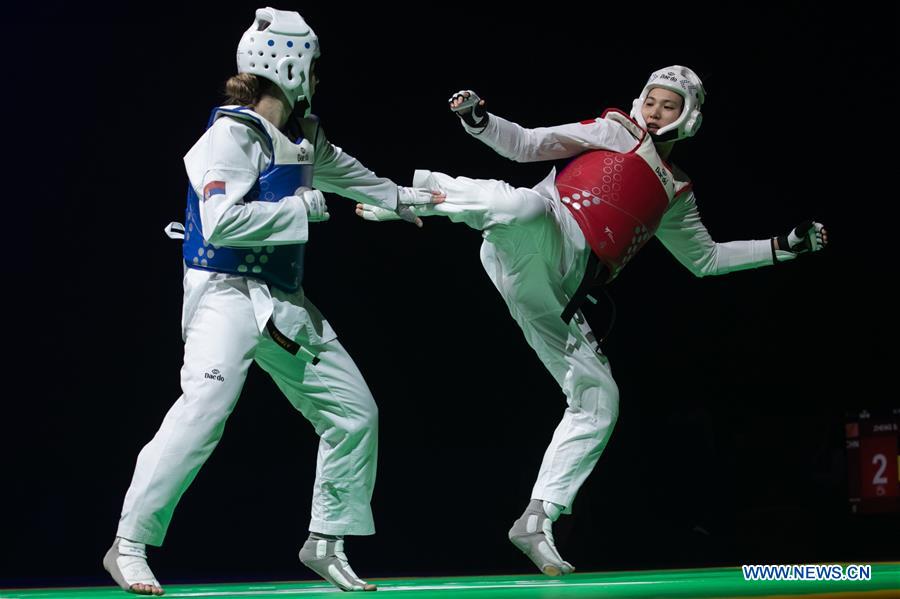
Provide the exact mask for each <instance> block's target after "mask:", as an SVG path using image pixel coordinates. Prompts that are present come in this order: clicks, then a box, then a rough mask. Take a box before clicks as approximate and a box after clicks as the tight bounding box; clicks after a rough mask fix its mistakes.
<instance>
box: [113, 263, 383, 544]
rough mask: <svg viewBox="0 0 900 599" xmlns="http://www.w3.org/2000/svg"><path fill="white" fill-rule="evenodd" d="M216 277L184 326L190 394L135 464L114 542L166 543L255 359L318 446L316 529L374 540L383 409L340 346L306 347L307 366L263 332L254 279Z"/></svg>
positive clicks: (185, 383)
mask: <svg viewBox="0 0 900 599" xmlns="http://www.w3.org/2000/svg"><path fill="white" fill-rule="evenodd" d="M189 272H190V271H189ZM218 277H219V278H218V279H217V280H216V281H215V282H214V283H213V284H211V285H210V286H209V287H208V288H207V290H206V291H205V293H204V294H203V296H202V298H201V300H200V301H199V303H198V305H197V307H196V310H195V311H194V313H193V315H192V317H191V318H189V319H188V320H187V322H186V323H185V329H184V333H185V348H184V365H183V367H182V369H181V388H182V391H183V394H182V395H181V397H179V398H178V400H177V401H176V402H175V404H174V405H173V406H172V408H171V409H170V410H169V412H168V413H167V414H166V417H165V419H164V420H163V423H162V426H161V427H160V429H159V431H158V432H157V433H156V435H155V436H154V437H153V439H152V440H151V441H150V442H149V443H148V444H147V445H146V446H145V447H144V448H143V449H142V450H141V452H140V455H139V456H138V459H137V466H136V468H135V471H134V477H133V479H132V481H131V486H130V487H129V489H128V492H127V493H126V495H125V502H124V506H123V508H122V517H121V520H120V522H119V527H118V532H117V536H120V537H124V538H127V539H130V540H132V541H137V542H142V543H147V544H150V545H161V544H162V542H163V539H164V538H165V535H166V530H167V529H168V526H169V522H170V521H171V518H172V513H173V511H174V510H175V506H176V505H177V503H178V501H179V499H180V498H181V495H182V494H183V493H184V491H185V490H186V489H187V488H188V486H189V485H190V484H191V481H193V479H194V477H195V476H196V475H197V472H198V471H199V470H200V467H201V466H202V465H203V464H204V462H206V460H207V458H208V457H209V456H210V454H211V453H212V451H213V449H215V447H216V445H217V444H218V442H219V439H220V438H221V437H222V432H223V430H224V428H225V421H226V420H227V419H228V416H229V414H231V412H232V410H233V409H234V407H235V405H236V403H237V400H238V396H239V395H240V392H241V387H242V386H243V384H244V380H245V378H246V376H247V370H248V368H249V367H250V363H251V361H253V360H256V362H257V363H258V364H259V365H260V366H261V367H262V368H263V370H265V371H266V372H268V373H269V374H270V375H271V376H272V378H273V379H274V380H275V382H276V384H277V385H278V387H279V388H280V389H281V391H282V392H283V393H284V394H285V396H286V397H287V399H288V400H289V401H290V402H291V404H292V405H293V406H294V407H295V408H296V409H297V410H299V411H300V412H301V413H302V414H303V416H305V417H306V418H307V419H308V420H309V421H310V422H311V423H312V424H313V426H314V428H315V431H316V433H318V435H319V437H320V441H319V449H318V458H317V464H316V480H315V487H314V490H313V501H312V519H311V522H310V526H309V528H310V530H311V531H314V532H320V533H325V534H333V535H367V534H373V533H374V531H375V528H374V523H373V519H372V511H371V508H370V504H369V502H370V500H371V497H372V490H373V488H374V485H375V469H376V458H377V450H378V409H377V407H376V405H375V401H374V399H373V398H372V394H371V393H370V391H369V389H368V387H367V386H366V383H365V381H364V380H363V377H362V375H361V374H360V372H359V370H358V369H357V367H356V365H355V364H354V363H353V360H352V359H351V358H350V356H349V355H348V353H347V351H346V350H345V349H344V348H343V346H342V345H341V344H340V343H339V342H338V341H337V339H333V340H331V341H328V342H325V343H322V344H320V345H317V346H316V345H313V346H311V347H310V348H309V349H311V351H312V352H313V353H315V354H318V357H319V360H320V361H319V363H318V364H317V365H315V366H314V365H312V364H310V363H305V362H302V361H301V360H299V359H298V358H296V357H295V356H293V355H291V354H289V353H288V352H287V351H285V350H284V349H282V348H281V347H279V346H278V345H276V344H275V343H274V342H273V341H272V339H271V338H270V337H269V335H268V333H267V332H260V327H259V325H258V323H257V318H256V316H255V314H254V309H253V306H252V301H251V297H250V294H249V292H248V283H247V279H244V278H243V277H224V276H221V275H218ZM313 309H314V308H313Z"/></svg>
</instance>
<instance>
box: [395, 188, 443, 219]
mask: <svg viewBox="0 0 900 599" xmlns="http://www.w3.org/2000/svg"><path fill="white" fill-rule="evenodd" d="M434 203H435V195H434V194H433V193H431V192H430V191H429V190H427V189H423V188H421V187H397V215H398V216H399V217H400V218H401V219H402V220H405V221H406V222H409V223H413V224H415V225H416V226H417V227H421V226H422V219H421V218H419V217H418V215H417V214H416V209H417V208H419V209H424V208H425V207H426V206H430V205H432V204H434Z"/></svg>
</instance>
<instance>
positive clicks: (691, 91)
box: [631, 64, 706, 141]
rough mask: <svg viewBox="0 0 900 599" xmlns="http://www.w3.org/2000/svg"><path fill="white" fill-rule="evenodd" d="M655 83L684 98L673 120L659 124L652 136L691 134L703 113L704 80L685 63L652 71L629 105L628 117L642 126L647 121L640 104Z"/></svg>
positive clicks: (676, 137) (665, 138)
mask: <svg viewBox="0 0 900 599" xmlns="http://www.w3.org/2000/svg"><path fill="white" fill-rule="evenodd" d="M654 87H661V88H663V89H668V90H671V91H673V92H675V93H676V94H678V95H680V96H681V97H682V98H684V107H683V108H682V109H681V114H680V115H679V116H678V118H677V119H675V122H673V123H670V124H668V125H666V126H665V127H662V128H661V129H660V130H659V131H657V132H656V135H655V137H656V138H657V139H659V140H661V141H677V140H680V139H686V138H688V137H693V136H694V134H696V133H697V130H698V129H700V123H701V122H702V121H703V115H702V114H700V107H701V106H702V105H703V100H704V99H705V97H706V92H705V91H704V89H703V82H702V81H700V77H698V76H697V74H696V73H695V72H694V71H692V70H691V69H689V68H687V67H683V66H681V65H677V64H676V65H672V66H670V67H666V68H664V69H659V70H658V71H654V72H653V73H652V74H651V75H650V79H648V80H647V84H646V85H645V86H644V90H643V91H642V92H641V95H640V96H638V97H637V98H635V100H634V102H633V103H632V105H631V118H633V119H634V120H636V121H637V122H638V124H639V125H640V126H641V127H644V128H645V129H646V127H647V123H646V122H644V116H643V115H642V114H641V107H642V106H643V105H644V101H645V100H646V99H647V94H649V93H650V90H651V89H653V88H654Z"/></svg>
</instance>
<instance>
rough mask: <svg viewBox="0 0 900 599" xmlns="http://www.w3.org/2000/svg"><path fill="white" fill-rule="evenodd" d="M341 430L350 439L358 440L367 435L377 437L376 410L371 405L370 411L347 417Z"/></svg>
mask: <svg viewBox="0 0 900 599" xmlns="http://www.w3.org/2000/svg"><path fill="white" fill-rule="evenodd" d="M341 428H342V429H343V432H344V434H345V435H346V436H347V437H350V438H352V439H359V438H360V437H364V436H366V435H367V434H371V435H377V434H378V408H377V407H375V406H374V405H373V406H372V408H371V410H366V412H364V413H359V414H355V415H353V416H350V417H348V418H347V420H346V422H345V423H344V426H342V427H341Z"/></svg>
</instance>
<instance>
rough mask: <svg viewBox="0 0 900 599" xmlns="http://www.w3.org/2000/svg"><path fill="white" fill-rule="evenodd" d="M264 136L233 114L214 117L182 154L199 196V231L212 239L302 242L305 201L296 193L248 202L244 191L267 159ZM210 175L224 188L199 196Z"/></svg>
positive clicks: (246, 244) (221, 242) (224, 242)
mask: <svg viewBox="0 0 900 599" xmlns="http://www.w3.org/2000/svg"><path fill="white" fill-rule="evenodd" d="M264 148H266V144H265V141H264V140H263V138H262V137H261V136H260V134H259V133H257V132H256V131H255V130H253V129H252V128H250V127H249V126H247V125H245V124H243V123H241V122H239V121H237V120H235V119H231V118H227V117H223V118H220V119H218V120H216V122H215V123H213V126H212V127H210V128H209V129H208V130H207V132H206V133H205V134H204V135H203V137H201V138H200V139H199V140H198V141H197V143H196V144H194V147H193V148H191V149H190V151H188V153H187V154H186V155H185V157H184V164H185V167H186V169H187V174H188V179H189V180H190V182H191V186H192V187H193V188H194V193H196V194H197V197H198V198H200V202H199V204H200V221H201V223H202V226H203V237H204V239H206V240H207V241H209V243H211V244H213V245H223V246H231V247H252V246H258V245H261V244H265V245H286V244H292V243H305V242H306V241H307V239H308V222H307V216H306V206H305V205H304V204H303V201H302V200H301V199H300V198H298V197H296V196H288V197H285V198H283V199H282V200H280V201H278V202H247V203H244V196H245V195H246V194H247V192H249V191H250V189H251V188H252V187H253V186H254V185H255V184H256V181H257V179H258V177H259V173H260V172H261V171H262V170H264V169H265V168H266V166H267V165H268V163H269V156H268V155H267V152H268V149H264ZM213 181H221V182H223V183H224V184H225V193H220V194H215V195H211V196H210V197H209V198H208V199H204V197H203V189H204V187H205V186H206V185H207V184H209V183H210V182H213Z"/></svg>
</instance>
